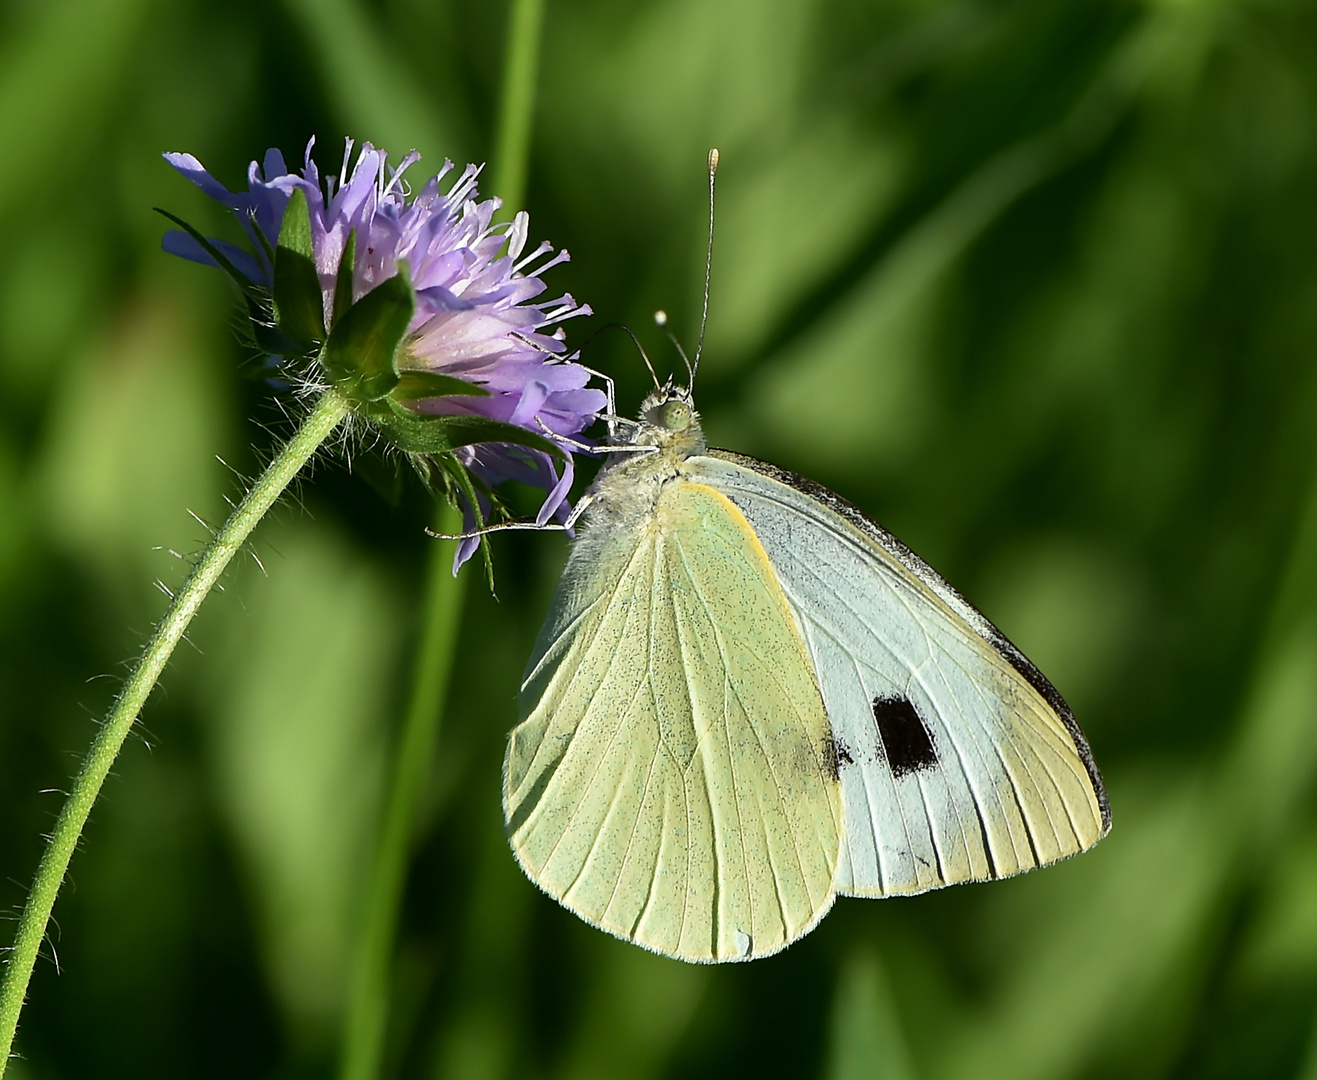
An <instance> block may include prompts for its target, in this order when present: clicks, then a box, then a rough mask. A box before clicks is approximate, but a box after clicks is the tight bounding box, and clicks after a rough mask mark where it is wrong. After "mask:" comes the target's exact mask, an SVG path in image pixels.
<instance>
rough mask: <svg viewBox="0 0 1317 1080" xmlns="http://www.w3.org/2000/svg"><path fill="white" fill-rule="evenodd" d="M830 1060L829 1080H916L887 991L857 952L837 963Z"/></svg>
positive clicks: (872, 964) (880, 975) (874, 967)
mask: <svg viewBox="0 0 1317 1080" xmlns="http://www.w3.org/2000/svg"><path fill="white" fill-rule="evenodd" d="M829 1054H830V1056H831V1060H832V1063H831V1066H830V1067H829V1069H828V1072H827V1078H828V1080H915V1075H916V1074H915V1068H914V1064H913V1063H912V1062H911V1060H910V1051H909V1050H908V1048H907V1046H906V1040H905V1035H904V1034H903V1032H902V1030H901V1018H900V1017H899V1016H898V1015H897V1012H896V1005H895V1002H893V1000H892V992H891V988H890V987H889V986H888V983H887V978H886V975H885V973H884V971H883V969H882V966H881V964H879V962H878V958H877V956H876V955H874V953H873V952H872V951H870V950H869V949H866V948H862V947H861V948H857V949H855V950H854V951H852V953H851V954H850V956H848V957H847V958H846V959H845V960H844V961H843V962H842V966H841V972H840V974H839V975H838V977H837V996H836V998H835V1000H834V1001H833V1006H832V1046H831V1049H830V1051H829Z"/></svg>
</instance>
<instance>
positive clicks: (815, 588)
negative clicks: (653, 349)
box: [687, 451, 1109, 896]
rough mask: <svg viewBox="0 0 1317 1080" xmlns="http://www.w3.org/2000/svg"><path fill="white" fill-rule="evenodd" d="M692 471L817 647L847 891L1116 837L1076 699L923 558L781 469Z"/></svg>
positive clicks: (1059, 852) (936, 877)
mask: <svg viewBox="0 0 1317 1080" xmlns="http://www.w3.org/2000/svg"><path fill="white" fill-rule="evenodd" d="M687 467H688V469H689V471H690V474H691V475H692V477H694V478H697V479H699V480H700V481H702V482H704V483H707V484H709V485H710V486H712V487H714V488H716V489H717V490H719V491H721V492H722V493H723V494H725V495H726V496H727V497H728V498H729V499H730V500H731V501H732V502H733V503H734V504H735V505H736V506H737V508H738V509H739V510H740V511H741V512H742V513H744V514H745V516H746V518H747V520H748V521H749V522H750V525H751V527H752V528H753V529H754V531H755V533H756V536H757V539H758V541H759V542H760V543H761V544H762V545H763V547H764V549H765V551H766V553H767V555H768V558H769V561H770V562H771V563H772V566H773V569H774V573H775V576H776V578H777V580H778V581H779V583H780V584H781V586H782V588H783V590H784V592H785V594H786V596H787V599H788V602H789V603H790V605H791V607H792V609H793V610H794V611H795V613H796V616H797V618H798V621H799V624H800V629H801V632H802V634H803V636H804V637H805V640H806V642H807V648H808V650H809V654H810V657H811V661H812V663H813V665H814V669H815V672H816V674H817V678H818V681H819V684H820V687H821V690H822V694H823V698H824V702H825V705H826V708H827V712H828V715H829V719H830V721H831V725H832V730H833V735H834V738H835V740H836V747H837V755H838V773H839V777H840V781H841V787H842V801H843V826H844V842H843V844H842V851H841V855H840V861H839V867H838V873H837V879H836V881H835V883H834V888H835V889H836V891H837V892H838V893H843V894H852V895H861V896H883V895H891V894H898V893H915V892H922V891H924V890H926V889H930V888H937V887H939V886H941V885H947V884H953V883H956V882H962V881H976V880H983V879H988V878H994V877H1004V876H1007V875H1009V874H1014V873H1018V872H1019V871H1022V870H1027V869H1031V868H1033V867H1035V866H1041V865H1045V864H1047V863H1050V862H1054V861H1056V860H1057V859H1060V858H1064V857H1066V856H1068V855H1073V854H1075V853H1077V852H1079V851H1083V850H1084V849H1086V848H1088V847H1090V846H1092V845H1093V844H1094V843H1096V842H1097V841H1098V840H1099V839H1100V838H1101V837H1102V836H1103V835H1104V834H1105V832H1106V830H1107V827H1108V825H1109V811H1108V809H1107V803H1106V795H1105V792H1104V791H1103V788H1102V783H1101V779H1100V777H1099V776H1098V773H1097V770H1096V767H1095V766H1094V765H1093V762H1092V757H1091V755H1090V754H1089V751H1088V746H1087V743H1086V742H1085V741H1084V737H1083V735H1082V733H1080V731H1079V728H1078V727H1077V726H1076V725H1075V723H1074V720H1073V717H1072V716H1071V715H1070V712H1069V709H1068V708H1067V707H1066V705H1065V703H1064V701H1062V700H1061V698H1060V696H1059V695H1058V694H1057V693H1056V691H1055V690H1054V689H1052V687H1051V685H1050V684H1049V683H1047V681H1046V680H1045V679H1044V678H1043V677H1042V676H1041V675H1040V674H1039V673H1038V672H1037V670H1036V669H1035V668H1033V666H1032V665H1031V664H1029V662H1028V661H1027V660H1025V659H1024V657H1023V656H1021V655H1020V654H1019V652H1018V650H1016V649H1015V648H1014V646H1012V645H1011V644H1010V643H1009V642H1008V641H1006V639H1005V638H1004V637H1002V635H1001V634H1000V632H998V631H997V630H996V628H995V627H993V626H992V624H991V623H989V622H988V621H987V620H986V619H984V618H983V616H982V615H980V614H979V613H978V612H977V611H975V610H974V609H973V608H972V607H970V605H969V604H967V603H966V602H965V601H964V600H963V599H961V598H960V597H959V596H958V595H957V594H956V593H955V592H954V591H953V590H952V589H951V588H950V586H948V585H947V584H946V583H945V582H944V581H942V579H941V578H940V577H938V576H937V575H936V574H935V573H934V572H933V571H932V570H931V569H930V568H929V567H928V566H927V565H926V564H924V563H923V562H922V561H921V560H919V559H918V558H917V557H916V556H914V555H913V554H912V553H910V552H909V551H908V550H907V549H906V548H904V546H903V545H901V544H900V543H899V541H896V540H895V539H894V538H893V537H891V536H890V535H889V534H887V533H885V532H883V530H881V529H880V528H879V527H878V526H876V525H874V524H873V523H872V522H870V521H868V520H867V519H865V518H864V517H863V515H861V514H859V512H858V511H856V510H854V508H852V507H850V506H849V505H848V504H846V503H844V502H843V501H842V500H840V499H838V498H837V497H836V496H834V495H832V494H831V493H830V492H827V491H826V490H825V489H822V488H820V487H818V486H817V485H813V484H810V483H809V482H808V481H803V480H800V479H799V478H797V477H794V476H791V475H790V474H788V473H785V472H784V471H782V470H779V469H776V468H775V467H773V466H769V465H766V464H764V463H762V462H757V461H755V460H754V459H751V458H745V457H742V456H740V455H736V454H731V453H728V452H725V451H710V452H709V453H708V454H707V455H704V456H699V457H693V458H691V459H690V460H689V461H688V462H687Z"/></svg>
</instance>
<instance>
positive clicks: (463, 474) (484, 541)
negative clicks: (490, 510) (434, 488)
mask: <svg viewBox="0 0 1317 1080" xmlns="http://www.w3.org/2000/svg"><path fill="white" fill-rule="evenodd" d="M446 471H447V472H448V473H449V475H450V476H452V477H453V479H454V480H455V481H456V482H457V486H458V487H459V488H460V489H461V491H462V494H463V495H464V496H465V497H466V499H467V501H468V502H469V503H470V504H471V513H472V514H473V515H475V519H476V528H477V529H483V528H484V527H485V515H484V514H483V513H482V512H481V510H480V500H479V499H478V498H477V497H476V489H475V485H474V484H472V482H471V481H472V479H473V478H472V476H471V472H470V470H469V469H466V468H464V467H463V466H462V464H461V463H460V462H458V461H455V460H454V461H451V462H450V466H449V468H448V469H447V470H446ZM459 543H460V541H459ZM480 555H481V558H482V559H483V560H484V563H485V581H486V582H487V583H488V585H489V594H490V596H495V595H496V594H495V592H494V552H493V549H491V548H490V546H489V536H488V534H485V533H482V534H481V536H480Z"/></svg>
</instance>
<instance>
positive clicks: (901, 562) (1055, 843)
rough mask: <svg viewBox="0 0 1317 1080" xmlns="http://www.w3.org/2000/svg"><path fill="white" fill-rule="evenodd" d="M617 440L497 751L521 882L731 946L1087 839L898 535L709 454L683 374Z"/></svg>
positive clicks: (1092, 825)
mask: <svg viewBox="0 0 1317 1080" xmlns="http://www.w3.org/2000/svg"><path fill="white" fill-rule="evenodd" d="M628 446H629V447H630V449H631V450H632V451H633V452H632V453H628V454H626V455H623V454H621V453H617V454H614V455H612V456H611V458H610V461H609V463H608V464H606V465H605V467H604V468H603V469H602V470H601V472H600V474H599V476H598V478H597V479H596V481H595V483H594V485H593V487H592V488H591V490H590V492H589V493H588V495H587V499H588V501H589V505H588V509H587V511H586V513H585V516H584V519H583V520H584V525H583V527H582V528H581V530H580V533H579V535H578V536H577V538H576V540H575V541H574V542H573V544H572V549H571V554H570V556H569V558H568V562H567V567H566V569H565V570H564V572H563V576H562V580H561V581H560V582H559V584H558V590H557V593H556V595H555V597H554V601H553V607H552V610H551V611H550V614H549V617H548V620H547V621H546V623H545V625H544V627H543V629H542V630H541V631H540V635H539V639H538V641H537V643H536V646H535V652H534V655H533V656H532V657H531V660H530V663H529V665H528V667H527V671H526V676H525V680H524V682H523V685H522V689H521V716H522V720H521V722H520V724H519V725H518V726H517V727H516V728H515V729H514V730H513V732H512V734H511V737H510V739H509V743H508V752H507V759H506V764H505V769H504V796H503V799H504V812H505V815H506V819H507V825H508V833H509V836H510V838H511V842H512V847H513V850H514V851H515V852H516V856H517V859H518V860H519V862H520V863H521V865H522V867H523V868H524V869H525V871H526V873H527V874H528V875H529V876H530V878H531V880H533V881H534V882H535V883H536V884H537V885H539V886H540V887H541V888H542V889H544V890H545V891H546V892H547V893H549V894H550V895H551V896H553V897H554V898H555V899H557V900H558V901H560V902H561V903H562V904H563V905H564V906H566V907H567V908H569V909H570V910H572V911H574V912H575V913H576V914H577V915H579V916H581V918H583V919H585V920H586V921H587V922H589V923H592V924H593V925H595V926H598V927H600V928H601V929H604V930H607V931H608V932H609V933H612V934H615V935H617V936H618V937H621V938H625V939H627V940H629V941H634V942H635V943H636V944H638V945H642V946H644V947H645V948H648V949H652V950H654V951H655V952H659V953H662V954H664V955H666V956H672V957H677V958H679V959H682V960H689V961H724V960H745V959H752V958H755V957H760V956H766V955H768V954H770V953H774V952H776V951H778V950H779V949H782V948H784V947H785V946H787V945H789V944H790V943H791V942H793V941H795V940H796V939H797V938H799V937H801V936H802V935H804V934H806V933H808V932H809V930H810V929H812V928H813V926H814V925H815V924H816V923H817V922H818V921H819V919H821V918H822V917H823V915H824V914H826V912H827V911H828V909H829V908H830V907H831V906H832V902H833V900H834V898H835V897H837V896H872V897H881V896H892V895H897V894H909V893H918V892H923V891H925V890H928V889H934V888H938V887H940V886H943V885H951V884H955V883H957V882H964V881H981V880H986V879H990V878H998V877H1006V876H1009V875H1011V874H1016V873H1019V872H1021V871H1023V870H1029V869H1032V868H1034V867H1037V866H1045V865H1047V864H1048V863H1051V862H1055V861H1056V860H1058V859H1062V858H1065V857H1066V856H1069V855H1074V854H1076V853H1077V852H1080V851H1084V850H1085V849H1087V848H1089V847H1091V846H1092V845H1093V844H1095V843H1097V841H1098V840H1100V839H1101V838H1102V837H1103V836H1104V835H1105V834H1106V832H1107V830H1108V828H1109V827H1110V821H1111V814H1110V808H1109V806H1108V802H1107V796H1106V792H1105V790H1104V789H1103V786H1102V779H1101V777H1100V776H1099V774H1098V770H1097V766H1096V765H1095V764H1094V762H1093V758H1092V755H1091V753H1090V752H1089V748H1088V743H1087V742H1086V740H1085V738H1084V735H1083V733H1082V732H1081V731H1080V730H1079V727H1078V725H1077V724H1076V723H1075V720H1074V717H1073V716H1072V714H1071V712H1070V709H1069V708H1068V707H1067V705H1066V703H1065V702H1064V701H1063V700H1062V699H1061V696H1060V695H1059V694H1058V693H1057V692H1056V690H1055V689H1053V687H1052V685H1051V683H1049V682H1048V681H1047V680H1046V679H1045V678H1044V677H1043V676H1042V674H1041V673H1039V671H1038V669H1037V668H1035V667H1034V666H1033V665H1032V664H1031V663H1030V662H1029V661H1028V660H1026V659H1025V658H1024V656H1023V655H1021V653H1020V652H1019V650H1018V649H1016V648H1015V646H1014V645H1012V644H1011V643H1010V642H1009V641H1007V640H1006V638H1005V637H1004V636H1002V634H1001V633H1000V631H998V630H997V628H996V627H994V626H993V625H992V624H991V623H990V622H988V620H987V619H985V618H984V617H983V616H982V615H980V614H979V613H978V612H977V611H976V610H975V609H974V608H973V607H971V606H970V605H969V604H968V603H966V602H965V600H963V599H962V598H961V597H960V596H959V595H958V594H957V593H956V592H955V591H954V590H953V589H952V588H951V587H950V586H949V585H948V584H947V583H946V582H945V581H943V580H942V578H940V577H939V576H938V575H937V574H936V573H935V572H934V571H933V570H932V569H931V568H930V567H929V566H928V565H927V564H926V563H924V562H923V561H922V560H921V559H920V558H919V557H918V556H916V555H915V554H914V553H913V552H911V551H910V550H909V549H908V548H907V547H905V546H904V545H903V544H902V543H901V542H900V541H899V540H897V539H896V538H895V537H893V536H891V535H890V534H889V533H887V532H885V531H884V530H883V529H882V528H881V527H880V526H878V525H876V524H875V523H874V522H872V521H870V520H869V519H868V518H866V517H865V516H864V515H863V514H861V513H860V512H859V511H858V510H856V509H855V508H854V507H853V506H851V505H850V504H848V503H846V502H844V501H843V500H842V499H840V498H838V497H837V496H836V495H834V494H832V493H831V492H830V491H827V490H825V489H824V488H822V487H820V486H819V485H817V484H814V483H812V482H810V481H808V480H804V479H801V478H800V477H797V476H794V475H792V474H791V473H788V472H786V471H784V470H782V469H779V468H776V467H775V466H773V465H769V464H766V463H764V462H761V461H756V460H755V459H753V458H748V457H744V456H742V455H740V454H734V453H730V452H728V451H725V450H712V449H707V448H706V447H705V443H704V436H703V434H702V432H701V429H700V424H699V419H698V416H697V414H696V413H695V411H694V407H693V404H692V402H691V397H690V392H689V391H688V390H685V389H682V388H673V387H671V386H669V387H667V388H664V389H662V390H660V391H658V392H657V393H655V394H653V395H651V396H650V398H649V399H648V400H647V401H646V402H645V404H644V406H643V409H642V413H641V419H640V421H639V422H638V423H637V424H636V425H635V427H634V429H633V431H632V433H631V435H630V437H629V440H628ZM636 448H648V450H649V452H645V453H636V452H634V451H635V450H636Z"/></svg>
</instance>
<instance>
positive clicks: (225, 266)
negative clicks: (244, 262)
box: [155, 206, 259, 296]
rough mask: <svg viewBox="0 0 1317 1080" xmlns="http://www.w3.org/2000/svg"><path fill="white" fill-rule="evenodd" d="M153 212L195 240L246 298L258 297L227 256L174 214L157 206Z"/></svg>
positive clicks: (255, 290)
mask: <svg viewBox="0 0 1317 1080" xmlns="http://www.w3.org/2000/svg"><path fill="white" fill-rule="evenodd" d="M155 212H156V213H157V214H163V215H164V216H165V217H167V218H168V219H169V220H170V221H172V222H173V223H174V224H175V225H177V226H178V227H179V228H180V229H182V230H183V231H184V232H185V233H187V234H188V236H190V237H192V239H193V240H195V241H196V242H197V243H198V244H200V245H201V249H202V250H203V251H204V252H205V253H206V254H207V255H209V256H210V257H211V258H212V259H214V260H215V262H216V263H218V264H219V268H220V269H221V270H223V271H224V272H225V273H226V274H228V275H229V277H231V278H232V279H233V281H234V283H235V284H236V285H237V286H238V288H239V289H241V290H242V291H243V292H244V293H246V294H247V295H248V296H257V295H259V294H258V292H257V287H256V286H255V285H254V284H253V283H252V282H251V280H250V279H249V278H248V277H247V275H246V274H244V273H243V272H242V271H241V270H239V269H238V268H237V267H236V266H234V265H233V262H232V261H231V260H230V259H229V257H228V256H227V255H225V254H224V252H222V251H220V249H219V248H217V247H216V246H215V245H214V244H212V243H211V242H210V241H209V240H207V239H206V238H205V237H204V236H202V235H201V233H199V232H197V230H196V229H194V228H193V227H192V226H191V225H189V224H188V223H187V222H186V221H184V220H183V219H182V218H181V217H179V216H178V215H176V214H171V213H170V212H169V211H168V210H161V209H160V207H158V206H157V207H155Z"/></svg>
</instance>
